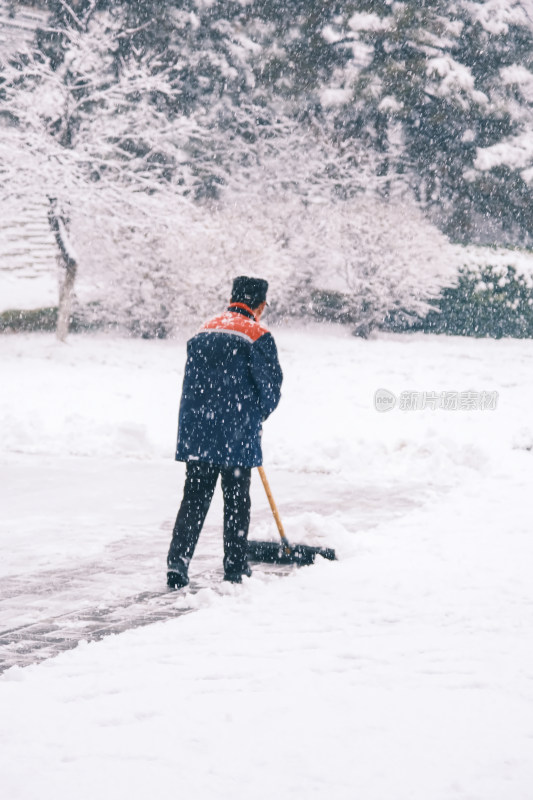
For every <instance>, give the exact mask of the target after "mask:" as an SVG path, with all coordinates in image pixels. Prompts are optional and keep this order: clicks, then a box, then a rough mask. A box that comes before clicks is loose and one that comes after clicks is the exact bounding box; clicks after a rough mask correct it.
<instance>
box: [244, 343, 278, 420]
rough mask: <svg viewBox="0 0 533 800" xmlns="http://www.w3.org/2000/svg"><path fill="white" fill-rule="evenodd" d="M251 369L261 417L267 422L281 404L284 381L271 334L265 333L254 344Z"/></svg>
mask: <svg viewBox="0 0 533 800" xmlns="http://www.w3.org/2000/svg"><path fill="white" fill-rule="evenodd" d="M250 369H251V372H252V377H253V380H254V383H255V385H256V387H257V390H258V392H259V402H260V404H261V416H262V418H263V420H265V419H266V418H267V417H268V416H270V414H271V413H272V412H273V411H274V409H275V408H276V406H277V404H278V403H279V399H280V397H281V383H282V381H283V373H282V371H281V367H280V365H279V360H278V351H277V348H276V343H275V341H274V337H273V336H272V334H271V333H264V334H263V335H262V336H260V337H259V339H257V340H256V341H255V342H254V343H253V345H252V352H251V358H250Z"/></svg>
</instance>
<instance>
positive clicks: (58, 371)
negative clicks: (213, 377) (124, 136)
mask: <svg viewBox="0 0 533 800" xmlns="http://www.w3.org/2000/svg"><path fill="white" fill-rule="evenodd" d="M276 337H277V340H278V342H279V346H280V356H281V359H282V364H283V366H284V369H285V373H286V383H285V387H284V396H283V401H282V405H281V406H280V409H279V411H278V412H277V413H276V414H275V415H274V416H273V418H272V420H271V421H269V422H268V423H267V424H266V425H265V437H264V438H265V464H266V466H267V468H268V469H267V473H269V477H270V478H271V482H272V484H273V488H274V492H275V494H276V496H277V497H278V502H279V505H280V508H281V511H282V515H283V516H284V519H285V521H286V525H287V529H288V532H289V534H290V535H291V536H293V538H294V539H295V540H303V541H308V542H311V543H315V542H319V543H324V544H326V543H327V544H333V545H334V546H336V547H337V549H338V551H339V556H340V559H339V561H338V562H335V563H330V562H321V563H318V564H317V565H315V566H314V567H312V568H305V569H301V570H295V571H293V572H292V573H291V574H290V575H289V576H287V577H285V578H282V579H279V578H276V577H275V576H272V575H268V574H255V575H254V576H253V577H252V579H250V580H249V581H246V582H245V584H244V585H243V586H241V587H233V586H227V587H226V586H224V587H223V588H222V590H221V591H220V592H215V591H213V590H211V589H209V588H207V587H206V588H205V589H204V590H202V591H201V592H199V594H198V595H197V601H196V604H197V609H198V610H197V611H195V613H193V614H188V615H187V616H180V617H178V618H176V619H171V620H169V621H166V622H162V623H157V624H154V625H151V626H149V627H145V628H142V629H138V630H132V631H128V632H126V633H122V634H120V635H119V636H113V637H109V638H107V639H105V640H103V641H101V642H98V643H91V644H85V645H84V644H81V645H80V646H79V647H78V648H77V649H76V650H73V651H70V652H67V653H63V654H61V655H60V656H58V657H56V658H55V659H51V660H48V661H45V662H43V663H42V664H40V665H38V666H30V667H26V668H24V669H20V668H16V667H15V668H12V669H10V670H8V671H7V672H6V673H5V674H4V675H3V676H2V677H1V678H0V707H1V708H2V714H1V717H0V746H1V749H2V754H3V759H2V765H1V766H0V781H1V785H2V795H3V796H5V797H8V798H9V799H10V800H11V798H13V800H18V799H19V798H20V800H30V799H31V800H33V798H35V797H39V798H46V800H47V799H48V798H50V799H52V798H54V800H57V798H67V797H70V796H72V795H73V794H75V795H76V797H77V798H80V799H81V798H89V797H91V798H92V797H94V795H95V794H96V793H98V794H99V795H100V796H102V797H110V798H118V799H120V798H130V799H131V798H133V799H134V800H135V799H136V798H144V797H146V796H152V795H159V794H161V793H165V794H169V793H170V794H175V793H176V794H180V795H181V794H185V795H187V796H188V797H190V798H200V799H201V800H204V798H226V797H232V798H245V797H246V798H248V797H250V796H251V797H254V798H255V797H257V798H267V797H272V796H274V795H275V796H278V797H281V798H301V797H305V798H326V797H327V798H334V799H335V800H336V799H337V798H338V799H339V800H341V799H343V798H353V797H360V798H363V799H364V800H374V799H375V800H384V799H385V798H387V800H389V798H393V799H394V800H404V798H405V800H407V798H409V800H419V799H420V800H428V798H431V800H452V799H453V800H456V798H460V799H461V800H463V798H464V800H478V799H479V800H503V798H505V799H507V798H512V799H513V800H530V799H531V797H532V789H531V787H532V786H533V653H532V650H531V646H530V641H529V632H530V630H531V627H532V623H533V619H532V616H533V588H532V582H531V578H530V571H531V567H530V565H531V563H532V555H533V552H532V551H533V544H532V543H531V537H530V531H529V527H530V525H529V513H528V512H529V508H530V499H529V498H530V491H531V490H530V486H531V481H532V477H533V475H532V472H533V454H532V452H531V446H532V436H531V423H530V405H529V398H531V396H532V392H531V389H532V388H533V387H532V385H531V384H532V381H533V378H532V376H533V371H532V369H531V366H532V363H531V362H532V348H531V343H529V342H511V341H500V342H493V341H479V340H478V341H467V340H462V339H455V338H454V339H447V338H440V337H438V338H437V337H417V336H414V337H384V338H382V339H379V340H376V341H370V342H360V341H356V340H353V339H351V338H350V337H348V336H346V335H345V334H344V333H343V332H342V331H339V330H338V329H336V328H333V329H331V330H328V329H318V328H315V327H311V328H309V329H307V330H301V329H287V330H280V331H279V333H278V332H276ZM182 350H183V345H182V343H179V342H178V343H177V342H170V343H169V342H165V343H146V342H126V341H120V340H112V339H103V338H99V337H94V338H91V337H88V338H85V337H83V338H79V339H75V338H73V339H72V340H71V344H70V345H69V346H68V347H67V348H63V349H60V348H58V347H57V346H56V344H55V343H54V342H53V340H52V339H51V338H49V337H31V336H29V337H4V338H3V339H1V340H0V357H1V358H2V364H3V371H4V375H7V381H6V383H4V386H3V388H4V391H3V392H2V394H1V396H0V413H1V414H2V418H3V419H4V420H5V419H6V418H7V417H9V419H10V423H11V424H10V427H9V429H7V428H6V427H4V426H3V427H2V445H3V450H4V453H5V455H4V456H3V458H2V462H1V464H0V470H1V471H2V475H5V476H6V479H7V480H9V476H10V475H12V473H13V472H14V473H16V475H17V476H18V477H16V478H14V479H13V480H12V483H11V484H10V492H9V495H8V496H7V497H5V498H3V499H2V504H3V505H4V506H5V509H6V513H5V514H4V513H3V514H2V524H1V526H0V553H1V556H2V558H1V559H0V560H1V563H2V574H3V576H4V577H5V578H6V579H9V578H10V577H11V578H12V577H14V576H17V575H19V576H20V575H23V574H24V571H25V570H26V571H27V569H28V566H27V565H28V558H32V557H33V552H35V558H36V561H35V564H34V566H31V565H30V568H29V572H30V574H31V575H32V577H35V578H38V576H39V573H40V572H42V574H44V570H45V569H50V566H51V564H53V563H54V551H55V552H56V553H57V564H58V566H60V567H62V568H64V567H65V564H66V563H68V559H70V561H71V563H77V564H83V563H84V561H83V560H84V558H85V553H84V548H85V546H86V544H87V543H89V544H90V547H91V553H90V554H91V558H92V559H93V561H94V559H98V558H99V557H100V558H101V559H102V563H103V564H104V565H107V566H108V564H109V562H108V555H106V554H108V552H109V544H110V542H113V541H115V543H120V542H123V541H125V540H124V531H125V528H128V527H129V525H130V524H131V525H133V529H134V540H135V547H136V548H137V549H140V544H141V542H142V531H143V530H145V531H147V535H148V528H151V529H152V531H151V532H152V533H153V532H154V531H156V530H159V531H160V534H161V535H159V534H158V537H156V539H157V542H158V545H157V547H158V548H160V553H161V557H162V558H164V553H163V548H164V546H166V540H165V536H164V535H163V534H164V530H163V529H164V527H165V525H166V524H167V522H170V523H171V518H172V514H173V513H175V503H176V491H174V493H173V496H172V497H170V498H168V497H167V496H166V495H167V494H168V492H169V489H172V486H173V482H174V481H175V484H174V486H175V485H177V484H179V481H180V479H181V478H180V475H181V473H179V470H180V469H181V467H179V466H177V465H173V464H169V471H168V473H167V472H166V463H165V462H164V459H165V456H166V457H167V458H168V457H169V456H170V458H171V454H172V446H173V439H174V435H175V431H174V427H175V417H176V411H177V388H179V379H180V371H181V369H182V363H181V362H182V360H183V357H182ZM6 387H9V392H6V391H5V389H6ZM379 387H385V388H388V389H390V390H391V391H394V392H396V393H399V392H401V391H403V390H407V389H417V390H420V391H442V390H445V389H447V390H453V389H456V390H465V389H479V390H481V389H486V390H497V391H498V392H499V393H500V397H499V403H498V408H497V410H496V411H485V412H474V411H457V412H445V411H436V412H433V411H424V412H402V411H398V410H394V411H391V412H388V413H387V414H378V413H377V412H376V411H375V410H374V409H373V407H372V398H373V393H374V391H375V390H376V389H377V388H379ZM72 415H73V416H72ZM121 431H129V436H127V437H125V438H124V436H122V434H121ZM169 438H170V443H169ZM125 442H126V443H125ZM50 453H52V454H53V459H52V461H53V462H54V464H55V468H57V477H58V482H57V483H55V484H54V482H52V483H49V484H47V492H46V496H47V501H46V502H45V501H44V500H43V495H42V494H39V491H40V490H39V476H40V475H41V474H45V470H43V466H45V465H46V461H47V459H48V461H49V463H52V461H51V456H50ZM82 456H83V457H82ZM113 459H116V460H117V465H118V466H120V464H122V463H123V464H124V465H125V466H124V469H123V470H120V469H117V472H116V473H114V472H113V470H112V469H111V467H110V466H109V465H110V463H111V461H112V460H113ZM120 459H123V462H121V461H120ZM124 459H125V460H124ZM126 462H127V464H130V465H134V467H135V469H132V470H131V471H130V470H129V468H128V466H127V464H126ZM164 463H165V466H163V465H164ZM76 464H83V465H85V466H84V467H83V468H81V467H80V470H81V473H82V475H83V477H84V480H85V481H86V483H87V490H88V493H89V494H88V497H89V501H88V502H87V503H86V505H85V506H84V503H83V497H82V494H81V493H80V494H79V495H76V494H75V497H74V500H72V501H69V496H70V495H69V493H66V494H65V493H64V492H63V488H64V482H63V481H62V480H61V478H62V477H63V478H65V476H66V475H68V474H72V473H73V472H74V471H75V469H76ZM106 464H107V466H106ZM87 465H90V467H89V468H88V467H87ZM100 467H101V477H100V478H99V475H100ZM144 467H146V476H147V480H148V481H149V483H148V484H147V489H148V488H149V489H150V491H146V494H145V495H144V496H143V495H142V491H141V490H142V475H143V471H144ZM51 469H52V471H53V469H54V467H53V466H52V467H51ZM25 470H26V472H27V476H28V481H27V483H24V480H23V474H24V471H25ZM176 470H177V471H178V472H176ZM135 471H138V473H137V474H138V477H137V478H136V479H135V480H134V481H133V482H132V485H131V486H129V487H128V486H127V485H126V484H127V481H128V480H129V479H130V477H131V475H132V474H133V472H135ZM172 472H173V473H174V477H173V478H171V477H169V476H170V475H171V473H172ZM91 475H92V477H91ZM162 476H164V477H162ZM110 481H111V482H114V483H113V484H112V485H113V486H114V488H115V489H116V491H117V493H118V494H119V496H120V497H121V498H124V497H127V496H128V492H129V491H131V495H132V497H133V502H132V503H131V505H129V503H128V501H125V502H117V501H116V499H115V493H114V492H113V491H111V490H110V489H109V484H110ZM75 483H76V482H75V480H74V479H72V478H71V479H70V482H68V486H69V487H70V489H72V491H73V492H74V493H75V488H74V486H75ZM104 484H105V485H107V487H108V488H107V490H104ZM98 487H101V488H102V490H103V491H102V503H101V506H100V507H99V508H96V507H95V500H94V497H95V491H96V489H97V488H98ZM35 497H36V498H40V500H41V507H42V508H43V515H44V519H45V522H46V525H45V531H44V535H43V537H42V539H41V537H40V536H39V535H38V533H39V532H38V530H37V524H38V519H39V512H38V511H37V512H36V511H35V508H34V509H33V512H32V513H30V512H29V511H27V510H25V509H27V508H31V506H32V500H33V498H35ZM254 500H255V504H254V509H255V513H256V514H257V517H256V528H255V532H254V535H257V537H258V538H264V537H265V536H267V535H268V536H273V535H274V529H273V526H272V523H271V522H270V520H269V519H268V517H267V515H266V513H263V512H265V511H266V506H265V501H264V499H263V498H261V497H260V495H259V494H258V490H257V492H256V496H254ZM54 501H55V502H54ZM217 503H218V505H217V506H215V508H214V509H213V511H212V512H210V520H211V521H210V522H209V524H210V525H211V526H213V533H215V532H216V527H215V526H216V525H217V524H218V527H220V524H219V520H218V518H217V514H219V513H220V501H219V500H217ZM63 509H64V510H63ZM106 510H107V511H108V512H109V517H110V519H111V520H112V521H113V525H111V526H109V527H108V528H107V529H105V527H104V529H103V530H102V528H101V525H99V526H98V529H97V530H94V529H93V527H92V523H91V519H92V520H93V521H95V520H96V519H97V518H98V519H100V520H101V519H102V518H105V514H106ZM91 515H94V516H91ZM81 518H83V519H85V522H86V525H85V527H84V526H81V529H79V526H78V528H76V525H77V524H78V523H79V520H80V519H81ZM54 519H55V520H56V521H57V522H58V523H61V525H60V526H59V527H60V530H59V531H54V524H53V523H54ZM119 519H120V520H121V524H122V528H121V530H118V531H117V530H116V527H120V526H119V525H118V520H119ZM69 525H70V527H71V528H72V527H73V526H74V528H75V529H76V531H77V533H79V538H76V540H75V543H74V544H73V543H72V541H69V547H68V559H66V558H65V556H64V554H63V553H62V552H61V548H62V542H63V541H64V540H65V539H66V538H68V537H69V535H70V534H69V533H68V527H69ZM135 526H137V527H135ZM32 533H33V539H32ZM18 542H22V544H23V547H22V548H21V549H19V547H17V543H18ZM147 549H148V545H147ZM41 552H44V553H45V555H44V556H42V557H41V556H40V553H41ZM150 557H151V558H152V559H153V561H152V567H153V566H155V559H154V553H150ZM193 564H194V562H193ZM142 576H143V577H142V579H143V580H144V572H143V573H142ZM161 577H163V571H162V573H161ZM120 581H123V582H124V589H125V590H127V591H129V590H130V589H131V585H132V577H131V576H130V577H128V578H127V579H126V577H124V576H122V577H121V578H120ZM186 595H187V593H186V592H185V593H183V595H182V594H181V593H176V603H177V607H179V604H180V602H181V603H186ZM180 597H181V599H180ZM82 600H83V598H80V601H82Z"/></svg>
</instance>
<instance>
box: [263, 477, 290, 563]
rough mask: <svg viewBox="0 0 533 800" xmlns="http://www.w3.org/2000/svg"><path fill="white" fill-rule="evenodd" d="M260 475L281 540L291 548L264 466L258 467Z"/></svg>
mask: <svg viewBox="0 0 533 800" xmlns="http://www.w3.org/2000/svg"><path fill="white" fill-rule="evenodd" d="M257 470H258V472H259V475H260V476H261V480H262V481H263V486H264V487H265V492H266V496H267V497H268V502H269V503H270V508H271V509H272V513H273V515H274V519H275V520H276V525H277V526H278V531H279V535H280V536H281V541H282V542H283V544H284V546H285V547H288V548H289V549H290V545H289V541H288V539H287V537H286V536H285V531H284V530H283V523H282V522H281V517H280V515H279V511H278V507H277V506H276V502H275V500H274V497H273V496H272V492H271V490H270V486H269V485H268V481H267V476H266V475H265V470H264V469H263V467H257Z"/></svg>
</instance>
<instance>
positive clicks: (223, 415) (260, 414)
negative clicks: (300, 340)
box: [176, 303, 283, 467]
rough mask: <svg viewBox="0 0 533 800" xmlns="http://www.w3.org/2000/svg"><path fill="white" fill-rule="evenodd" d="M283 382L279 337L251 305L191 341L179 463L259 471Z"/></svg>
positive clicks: (228, 313) (212, 324) (218, 319)
mask: <svg viewBox="0 0 533 800" xmlns="http://www.w3.org/2000/svg"><path fill="white" fill-rule="evenodd" d="M282 379H283V375H282V372H281V368H280V365H279V361H278V354H277V350H276V343H275V342H274V338H273V336H272V334H271V333H269V331H268V330H267V329H266V328H265V327H264V326H263V325H260V324H259V323H258V322H256V320H255V318H254V316H253V313H252V312H251V310H250V309H249V308H248V307H247V306H244V305H242V304H240V303H239V304H232V305H230V307H229V308H228V310H227V311H226V312H225V313H224V314H220V315H219V316H218V317H215V318H214V319H212V320H210V321H209V322H206V324H205V325H204V326H203V327H202V328H201V330H200V331H199V332H198V333H197V334H196V335H195V336H193V337H192V339H189V341H188V342H187V363H186V366H185V376H184V379H183V390H182V395H181V404H180V412H179V428H178V446H177V450H176V460H177V461H206V462H208V463H209V464H215V465H218V466H225V467H227V466H243V467H257V466H260V465H261V463H262V453H261V423H262V422H263V421H264V420H265V419H266V418H267V417H268V416H269V414H271V413H272V411H274V409H275V408H276V406H277V405H278V403H279V399H280V390H281V382H282Z"/></svg>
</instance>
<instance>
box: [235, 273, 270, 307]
mask: <svg viewBox="0 0 533 800" xmlns="http://www.w3.org/2000/svg"><path fill="white" fill-rule="evenodd" d="M267 291H268V281H264V280H263V279H262V278H247V277H245V276H244V275H241V276H240V277H239V278H235V280H234V281H233V286H232V289H231V302H232V303H245V304H246V305H247V306H249V307H250V308H257V306H259V305H261V303H264V302H265V300H266V296H267Z"/></svg>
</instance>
